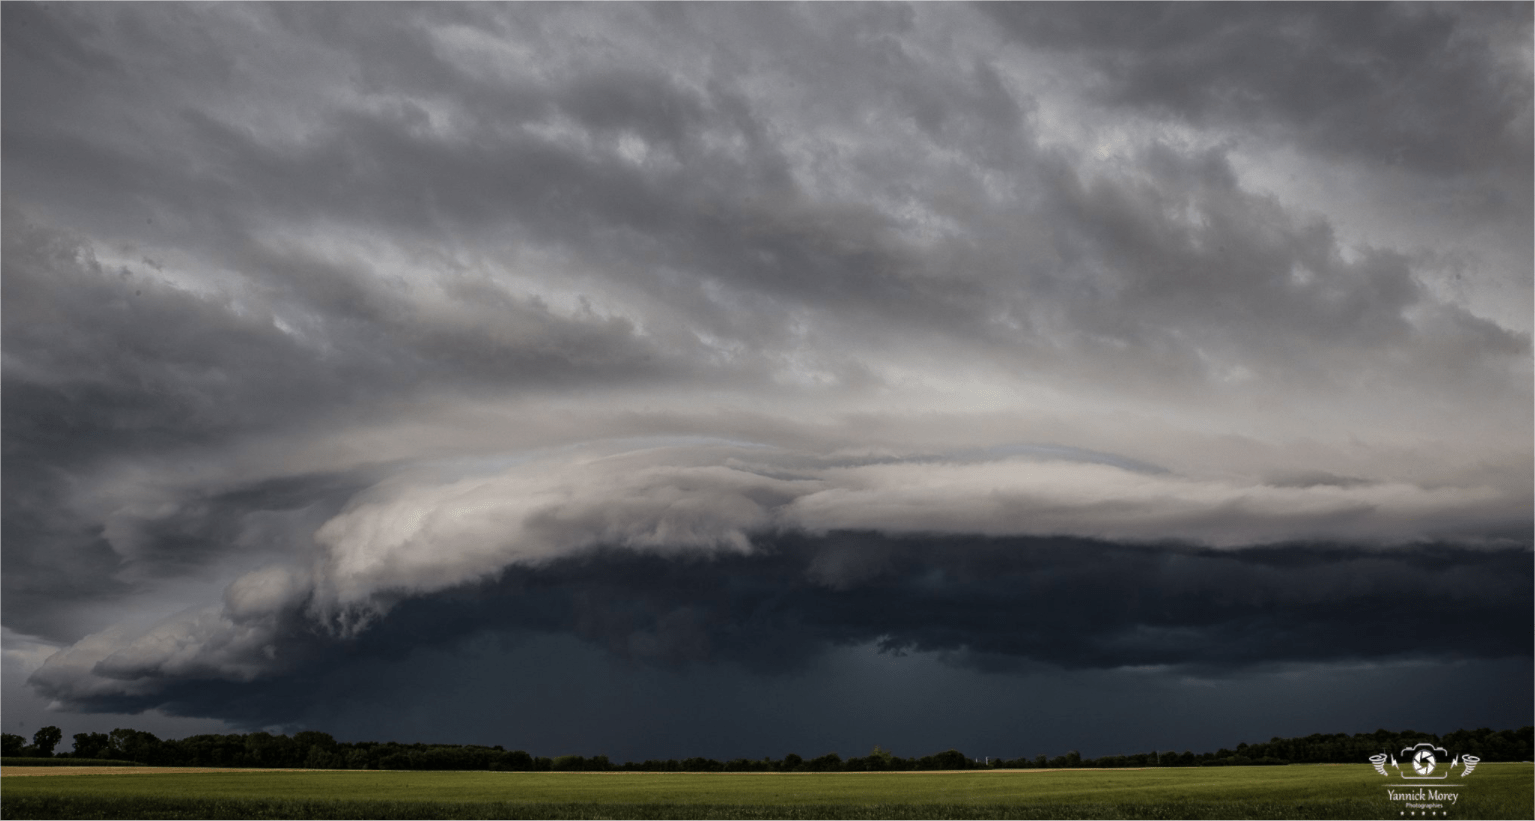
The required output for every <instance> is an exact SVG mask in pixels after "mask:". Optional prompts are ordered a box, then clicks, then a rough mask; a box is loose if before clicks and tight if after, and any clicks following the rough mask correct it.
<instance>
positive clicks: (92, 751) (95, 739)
mask: <svg viewBox="0 0 1535 821" xmlns="http://www.w3.org/2000/svg"><path fill="white" fill-rule="evenodd" d="M111 743H112V739H111V737H110V736H108V735H107V734H106V733H75V754H74V755H75V758H100V757H101V756H102V754H103V753H105V752H106V751H107V747H108V746H109V745H110V744H111Z"/></svg>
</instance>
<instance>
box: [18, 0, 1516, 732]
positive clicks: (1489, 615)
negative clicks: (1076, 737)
mask: <svg viewBox="0 0 1535 821" xmlns="http://www.w3.org/2000/svg"><path fill="white" fill-rule="evenodd" d="M3 15H4V21H3V22H4V37H5V43H4V46H5V48H4V56H3V60H4V66H3V69H4V71H3V83H4V89H3V92H4V115H5V116H4V126H3V128H4V138H5V140H4V145H5V162H6V171H7V174H6V183H5V191H4V197H5V214H4V236H3V239H4V247H3V265H4V270H5V276H4V280H3V289H4V293H3V298H4V302H3V305H4V308H3V310H4V325H3V343H4V367H3V372H0V379H3V389H4V393H5V397H6V399H5V403H4V406H3V420H0V421H3V431H4V433H3V436H4V444H5V451H4V453H5V468H6V471H7V473H8V479H9V481H8V482H7V488H6V493H5V496H4V502H3V504H4V511H3V530H4V532H3V538H4V545H5V548H4V549H5V553H4V560H5V575H4V579H3V582H0V583H3V585H4V591H5V598H4V611H3V616H4V623H5V626H6V627H7V628H8V630H9V631H13V632H14V633H15V635H16V636H25V637H28V638H26V641H34V642H43V643H46V644H48V645H50V646H56V647H59V648H60V650H59V652H58V653H57V654H56V655H54V656H52V657H51V658H49V659H48V660H47V661H46V662H44V663H42V664H41V666H37V667H36V672H35V673H34V674H33V676H32V679H31V681H32V684H33V687H34V688H35V689H36V690H37V691H38V692H40V693H42V694H45V695H47V696H48V697H49V698H53V699H56V700H58V702H59V703H60V704H61V705H62V706H64V707H67V708H70V709H85V710H124V709H143V708H153V707H167V705H177V706H175V708H174V711H180V712H182V713H184V714H188V715H208V716H218V717H227V718H229V719H230V720H232V721H234V720H238V721H246V722H278V723H280V722H282V721H285V720H294V719H293V718H292V717H293V716H298V715H302V714H303V709H302V706H301V704H300V702H301V701H302V700H301V699H298V697H297V696H295V695H294V694H293V692H294V691H293V689H292V688H291V685H292V682H294V681H299V680H304V679H305V677H312V676H317V675H321V672H322V671H324V670H331V669H333V665H336V664H344V663H345V662H337V661H333V660H332V659H333V658H334V657H335V655H336V653H337V652H338V649H339V648H353V649H352V650H350V651H347V652H351V653H354V654H357V655H358V657H371V655H370V654H375V655H376V654H382V655H389V654H390V653H393V654H396V655H398V654H399V653H403V652H407V651H408V648H409V647H411V646H414V643H416V642H420V641H438V642H448V641H450V640H452V639H454V637H463V636H468V635H473V634H476V633H478V632H483V631H491V632H495V631H503V632H507V633H509V634H510V633H514V632H517V631H523V630H533V631H545V632H553V633H557V634H567V635H575V636H578V637H581V638H582V639H583V640H586V641H589V642H593V643H596V644H597V645H599V646H602V647H605V648H608V649H609V650H611V652H613V653H615V654H617V655H618V656H620V657H623V658H635V659H640V660H642V661H644V663H652V662H653V663H657V664H663V665H666V664H683V663H689V664H691V663H704V664H715V663H735V662H739V663H740V664H743V665H745V666H746V668H747V669H750V670H756V671H764V673H765V672H766V671H774V670H780V671H781V670H788V669H798V668H797V667H796V665H801V666H802V665H803V664H806V663H808V662H807V661H806V659H810V658H815V657H817V654H819V653H822V652H827V651H829V650H828V648H839V647H841V648H846V647H854V646H866V645H868V644H870V643H876V644H878V643H883V644H884V646H887V647H888V648H891V649H895V648H908V649H915V650H916V651H918V652H934V653H943V654H947V655H945V658H948V659H950V661H951V662H952V663H954V664H957V665H961V666H964V667H965V669H974V670H990V671H1003V670H1007V669H1014V668H1015V667H1017V665H1020V664H1023V665H1027V664H1036V663H1037V664H1047V665H1056V666H1059V667H1062V668H1081V669H1104V670H1112V669H1117V668H1119V667H1124V666H1146V665H1153V666H1155V665H1166V666H1168V668H1169V669H1172V668H1178V669H1189V670H1192V669H1208V670H1221V671H1226V672H1230V671H1234V670H1243V669H1257V668H1258V667H1261V666H1262V665H1263V664H1265V663H1271V662H1275V661H1285V662H1295V663H1318V664H1334V663H1343V662H1345V661H1349V662H1354V661H1359V660H1361V659H1365V660H1369V659H1376V658H1381V659H1384V658H1392V659H1402V658H1411V659H1415V660H1417V661H1423V660H1425V659H1440V660H1444V659H1449V658H1451V657H1453V656H1454V654H1456V653H1469V654H1471V655H1473V656H1475V657H1476V658H1482V659H1499V658H1507V657H1511V656H1512V657H1520V658H1528V656H1529V641H1528V638H1529V629H1528V627H1524V628H1520V629H1522V630H1523V632H1519V630H1520V629H1516V628H1513V627H1508V626H1499V627H1497V628H1496V629H1482V630H1481V631H1480V632H1478V633H1477V635H1478V638H1477V639H1475V640H1474V641H1471V642H1470V643H1469V644H1467V643H1466V642H1465V641H1464V640H1462V641H1461V642H1460V644H1456V642H1455V641H1452V640H1451V636H1452V635H1462V636H1463V635H1464V634H1465V633H1466V630H1467V627H1466V626H1467V625H1470V624H1477V625H1485V624H1490V623H1493V622H1498V623H1499V624H1500V625H1501V624H1502V621H1501V620H1504V619H1505V618H1506V617H1509V616H1510V614H1514V613H1517V612H1520V610H1521V608H1522V609H1523V612H1525V613H1527V611H1528V607H1529V590H1530V586H1531V583H1530V571H1529V566H1530V562H1529V556H1530V553H1529V551H1530V546H1531V541H1532V533H1531V520H1532V515H1535V511H1532V505H1531V498H1532V493H1535V486H1532V480H1531V475H1532V456H1531V454H1532V447H1535V420H1532V414H1531V411H1530V408H1531V403H1532V375H1531V347H1530V332H1531V327H1530V316H1531V313H1532V311H1531V307H1532V304H1531V280H1530V274H1529V272H1530V271H1531V270H1535V260H1532V258H1531V255H1532V252H1531V248H1532V240H1531V232H1530V225H1531V224H1532V221H1535V211H1532V204H1531V203H1532V193H1531V189H1530V187H1529V186H1528V185H1527V182H1528V179H1529V176H1530V173H1531V172H1530V156H1531V143H1532V137H1531V134H1532V124H1531V121H1532V113H1531V103H1530V100H1531V94H1532V92H1531V81H1530V76H1531V73H1530V72H1531V62H1530V50H1529V47H1528V41H1529V36H1528V35H1529V32H1530V27H1531V20H1530V14H1529V9H1528V8H1526V7H1516V6H1509V7H1503V6H1498V7H1492V6H1486V7H1473V8H1460V7H1453V8H1452V7H1417V6H1410V7H1409V6H1395V5H1362V6H1360V5H1352V4H1347V5H1331V6H1325V7H1321V6H1318V7H1310V6H1289V5H1275V6H1258V7H1251V8H1249V7H1242V8H1227V9H1215V10H1208V9H1193V8H1190V7H1183V6H1177V5H1163V4H1148V5H1140V6H1137V7H1135V8H1134V9H1129V10H1120V9H1115V10H1112V13H1110V10H1109V9H1107V8H1106V7H1095V6H1091V5H1089V6H1082V7H1077V6H1054V5H1029V4H1024V5H1007V6H979V7H961V6H942V7H939V6H900V5H878V6H793V5H785V6H778V5H766V6H741V7H729V8H726V7H711V6H687V7H673V6H668V5H647V4H636V5H626V6H621V7H619V6H611V7H591V6H581V5H551V6H510V7H501V6H484V5H477V4H431V5H395V6H391V7H389V8H387V9H383V8H371V7H366V6H352V5H345V4H343V5H331V4H280V5H270V6H268V5H242V6H197V7H175V8H170V7H160V6H154V5H140V4H116V5H110V6H93V5H85V6H72V5H64V6H48V7H44V6H38V5H30V4H10V5H7V6H6V7H5V8H4V10H3ZM1511 32H1512V33H1513V34H1511ZM1520 32H1522V33H1523V34H1519V33H1520ZM1515 34H1518V35H1519V36H1513V35H1515ZM1297 54H1300V55H1306V59H1296V55H1297ZM977 574H979V575H977ZM1427 578H1434V579H1438V580H1439V581H1438V582H1435V583H1433V584H1430V583H1429V582H1427V581H1424V579H1427ZM1414 601H1419V602H1427V603H1429V606H1431V607H1433V608H1435V609H1439V610H1443V611H1445V612H1449V613H1457V614H1460V615H1455V616H1453V617H1451V618H1448V619H1447V620H1445V621H1443V622H1440V623H1439V624H1437V625H1436V626H1435V627H1434V628H1433V629H1432V630H1429V631H1427V632H1425V633H1422V634H1421V635H1419V636H1418V637H1417V638H1416V639H1414V640H1413V641H1410V642H1409V641H1406V640H1402V641H1385V642H1383V641H1381V640H1379V638H1378V637H1379V635H1381V633H1382V631H1387V632H1389V629H1390V625H1391V624H1392V623H1393V622H1392V621H1391V617H1389V616H1388V615H1387V613H1389V612H1392V611H1391V608H1392V607H1394V606H1402V605H1406V604H1408V603H1410V602H1414ZM1522 618H1523V617H1519V618H1518V619H1514V621H1513V622H1510V623H1519V624H1524V623H1525V622H1523V620H1522ZM1038 624H1046V625H1050V627H1049V630H1046V631H1042V630H1038V629H1034V628H1033V627H1028V626H1027V625H1038ZM1018 625H1026V626H1024V627H1019V626H1018ZM1356 627H1357V628H1358V629H1357V630H1356V629H1355V628H1356ZM1366 627H1367V628H1368V629H1366ZM1509 631H1513V632H1509ZM1345 633H1347V634H1348V636H1350V638H1341V637H1340V636H1341V635H1342V634H1345ZM7 635H11V633H7ZM1365 635H1373V636H1376V639H1374V640H1372V641H1365V640H1363V638H1362V637H1363V636H1365ZM1356 639H1357V640H1356ZM18 640H20V639H18ZM29 646H31V645H29ZM386 648H392V649H386ZM743 648H746V649H743ZM759 651H760V652H759ZM341 657H342V658H350V657H351V656H347V655H345V654H343V655H342V656H341ZM391 657H393V656H391ZM29 658H30V656H29ZM1415 663H1416V662H1415ZM996 674H999V675H1000V674H1001V673H1000V672H997V673H996ZM1223 674H1224V673H1223ZM214 684H217V686H218V687H234V688H240V692H242V693H246V694H248V695H249V696H250V698H249V703H251V704H259V705H263V706H261V707H260V708H259V709H256V708H252V712H250V713H249V714H237V711H235V710H234V708H232V707H229V706H227V703H228V702H227V701H226V702H224V703H225V705H226V706H219V704H217V703H215V702H213V701H206V700H199V699H198V697H197V695H196V693H197V690H196V688H197V687H204V686H209V687H211V686H213V685H214ZM208 692H225V691H223V690H218V689H214V690H209V691H208ZM261 694H264V695H261ZM285 704H287V705H289V706H288V707H287V708H285V707H284V706H283V705H285ZM167 709H170V708H169V707H167ZM285 709H286V710H287V714H286V717H285V713H284V710H285Z"/></svg>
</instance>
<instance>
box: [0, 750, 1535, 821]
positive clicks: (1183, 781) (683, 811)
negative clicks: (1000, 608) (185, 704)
mask: <svg viewBox="0 0 1535 821" xmlns="http://www.w3.org/2000/svg"><path fill="white" fill-rule="evenodd" d="M1454 781H1460V779H1458V778H1456V779H1454ZM1386 783H1387V782H1386V779H1384V778H1381V777H1380V776H1379V775H1377V774H1376V773H1375V772H1374V771H1373V770H1371V769H1370V767H1369V765H1368V764H1359V765H1292V766H1288V767H1190V768H1163V769H1146V770H1046V771H1035V772H956V773H931V772H920V773H708V774H690V773H485V772H371V771H307V772H259V771H258V772H232V773H231V772H224V773H155V774H144V775H69V776H38V777H9V778H5V779H4V786H3V792H0V814H3V815H4V817H5V818H8V819H9V818H1402V817H1405V816H1403V815H1399V813H1402V812H1408V811H1410V810H1409V809H1408V808H1407V807H1406V805H1405V804H1404V803H1402V802H1392V801H1390V800H1388V799H1387V798H1386V791H1385V785H1386ZM1446 783H1447V784H1448V783H1450V782H1446ZM1532 786H1535V768H1532V765H1530V764H1491V763H1488V764H1482V765H1481V766H1480V767H1478V768H1477V770H1476V772H1475V773H1474V774H1473V775H1472V776H1471V777H1470V778H1467V779H1465V780H1464V781H1463V782H1462V783H1461V785H1460V789H1459V790H1458V792H1459V793H1460V794H1461V796H1462V797H1461V800H1460V801H1459V802H1458V803H1457V804H1456V805H1454V806H1446V808H1445V813H1446V814H1445V815H1444V816H1435V817H1441V818H1442V817H1448V818H1532V817H1535V799H1532V797H1531V795H1532V792H1531V790H1532ZM1417 817H1419V818H1422V817H1423V815H1422V813H1421V812H1420V814H1419V815H1418V816H1417Z"/></svg>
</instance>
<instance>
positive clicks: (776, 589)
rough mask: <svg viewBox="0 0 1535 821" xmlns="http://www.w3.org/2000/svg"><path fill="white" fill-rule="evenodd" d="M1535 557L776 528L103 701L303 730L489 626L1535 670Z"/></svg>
mask: <svg viewBox="0 0 1535 821" xmlns="http://www.w3.org/2000/svg"><path fill="white" fill-rule="evenodd" d="M1531 591H1532V561H1531V554H1530V552H1529V551H1528V550H1526V549H1504V550H1487V549H1464V548H1458V547H1455V546H1452V545H1430V546H1421V547H1413V548H1397V549H1392V550H1379V551H1360V550H1359V549H1357V548H1354V549H1346V550H1345V549H1337V548H1331V547H1327V546H1303V545H1302V546H1297V545H1286V546H1275V547H1264V548H1252V549H1247V550H1241V551H1218V550H1208V549H1195V548H1180V547H1169V546H1165V545H1164V546H1158V547H1156V548H1148V547H1142V546H1124V545H1116V544H1112V543H1105V542H1094V541H1087V540H1068V539H966V538H952V537H949V538H942V537H929V538H892V537H888V536H882V535H879V534H872V533H835V534H830V535H827V536H825V537H810V536H800V535H794V536H780V537H778V538H776V539H774V540H772V541H771V542H769V543H767V544H764V545H763V546H762V547H761V548H760V549H759V550H758V551H757V552H754V553H752V554H750V555H711V556H697V557H692V558H683V559H678V558H676V557H674V556H673V557H661V556H655V555H646V554H640V553H635V552H632V551H626V550H599V551H594V552H591V553H588V554H586V555H583V556H579V557H571V558H566V559H562V560H559V561H556V562H553V563H550V564H548V565H545V566H542V567H537V568H524V567H519V568H513V569H511V570H508V571H507V572H506V573H504V574H503V575H502V576H501V577H500V578H499V579H497V580H496V581H494V582H492V583H486V584H481V585H475V586H468V587H461V588H457V589H454V590H451V591H447V592H445V593H442V594H439V595H435V596H430V597H422V598H409V599H403V600H401V601H399V602H398V603H397V604H396V605H395V606H394V607H393V609H392V610H391V611H390V612H389V613H388V615H387V616H385V617H384V618H383V619H382V620H380V621H379V622H378V623H376V624H375V625H374V626H372V627H371V628H370V629H368V630H366V631H365V632H363V633H361V634H360V635H359V636H357V637H355V638H352V639H338V638H334V637H331V636H330V635H329V634H327V633H326V632H324V631H323V630H320V629H317V628H316V626H315V625H314V624H313V623H312V622H311V621H309V620H307V619H302V618H293V619H292V620H291V621H290V623H289V624H288V626H287V628H286V629H285V631H284V636H283V637H282V639H281V640H280V641H279V642H278V646H279V647H281V648H282V652H283V653H284V654H286V656H287V658H286V659H285V661H286V663H287V669H288V670H289V671H290V672H288V673H286V674H281V675H276V676H273V677H270V678H262V679H258V680H256V681H253V682H249V683H232V682H215V681H180V682H169V683H168V684H167V687H166V688H165V689H164V690H161V691H159V692H158V693H156V694H155V695H151V696H138V697H126V696H113V697H101V698H96V699H87V700H83V701H79V702H76V703H74V704H73V705H72V706H74V707H76V708H79V709H83V710H89V711H109V712H132V711H136V710H141V709H146V708H150V707H160V708H162V709H165V710H166V711H167V712H170V713H173V714H180V715H196V716H209V717H218V718H222V719H226V720H228V721H231V722H232V723H235V724H237V725H241V726H265V725H272V724H285V723H291V722H293V721H295V720H297V719H298V718H299V717H301V716H304V715H307V714H310V711H311V710H312V709H313V708H315V707H316V706H317V705H318V704H321V703H323V702H325V701H327V700H328V699H329V698H330V697H331V695H332V694H331V693H330V692H328V691H327V690H326V688H322V687H320V686H318V683H319V682H321V681H326V680H330V679H332V678H334V677H336V676H345V675H346V671H347V670H348V668H356V667H359V666H363V665H367V664H374V663H386V664H388V663H397V662H399V661H401V660H403V659H405V658H406V657H407V656H408V655H409V654H410V653H411V652H412V651H413V649H414V648H418V647H442V646H449V645H452V644H453V643H455V642H458V641H461V640H464V639H466V638H467V637H471V636H475V635H496V634H506V635H513V634H528V633H545V634H554V635H565V636H571V637H576V638H579V639H580V640H582V641H584V642H586V643H588V644H589V645H593V646H595V647H597V648H600V649H601V650H603V651H605V652H606V653H608V654H611V655H612V656H614V657H616V658H617V659H618V660H621V661H622V662H624V663H628V664H637V665H640V666H642V667H657V668H662V669H673V670H679V669H680V670H687V669H694V668H708V667H728V668H733V669H739V670H742V671H744V672H749V673H751V674H753V675H767V676H769V677H772V676H792V675H796V674H799V673H802V672H804V671H805V670H807V669H810V668H811V667H813V666H814V665H815V664H817V663H818V660H819V659H821V658H822V656H823V655H824V654H825V653H826V652H828V651H834V650H836V649H837V648H851V647H859V646H875V647H878V648H879V649H880V650H881V651H882V652H884V653H888V654H892V655H894V656H900V655H903V654H907V653H915V654H927V655H936V657H937V658H940V659H941V660H943V662H944V663H945V664H947V665H949V666H951V667H958V668H965V669H970V670H972V671H974V672H976V673H998V674H1003V673H1025V672H1028V671H1031V670H1040V669H1046V668H1054V669H1058V670H1059V669H1064V670H1089V671H1091V670H1099V671H1104V670H1113V669H1119V668H1160V669H1164V670H1167V671H1171V672H1175V673H1177V674H1179V675H1193V676H1200V677H1207V678H1213V679H1228V678H1231V677H1235V676H1241V675H1245V674H1247V673H1249V672H1251V671H1253V670H1258V669H1272V668H1274V667H1276V666H1284V665H1338V664H1343V665H1348V664H1387V663H1457V662H1464V661H1468V660H1482V661H1488V660H1499V659H1503V660H1509V659H1515V660H1517V659H1524V660H1526V661H1527V660H1528V659H1529V658H1530V655H1531V651H1530V648H1531V644H1532V637H1535V631H1532V628H1531V624H1530V621H1529V619H1528V614H1529V612H1530V610H1531V607H1532V595H1531Z"/></svg>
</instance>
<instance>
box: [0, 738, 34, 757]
mask: <svg viewBox="0 0 1535 821" xmlns="http://www.w3.org/2000/svg"><path fill="white" fill-rule="evenodd" d="M25 746H27V740H26V739H25V738H22V737H21V736H19V735H15V734H13V733H0V755H7V756H13V755H21V748H22V747H25Z"/></svg>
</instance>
